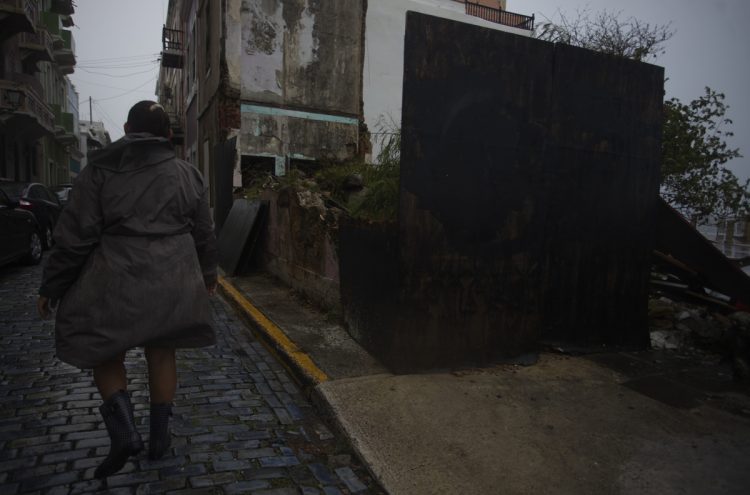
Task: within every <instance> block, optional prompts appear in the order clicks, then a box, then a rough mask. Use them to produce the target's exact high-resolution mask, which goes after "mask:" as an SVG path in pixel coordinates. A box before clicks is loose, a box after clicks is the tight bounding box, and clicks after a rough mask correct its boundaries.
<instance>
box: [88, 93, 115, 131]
mask: <svg viewBox="0 0 750 495" xmlns="http://www.w3.org/2000/svg"><path fill="white" fill-rule="evenodd" d="M94 104H95V105H96V108H97V109H99V111H100V112H101V114H102V117H104V119H105V120H106V121H107V123H109V125H111V126H112V129H113V130H114V129H116V128H117V124H116V123H115V122H114V119H113V118H112V117H110V116H109V114H108V113H107V112H106V111H105V110H104V107H103V106H101V105H100V104H99V102H98V101H96V100H94Z"/></svg>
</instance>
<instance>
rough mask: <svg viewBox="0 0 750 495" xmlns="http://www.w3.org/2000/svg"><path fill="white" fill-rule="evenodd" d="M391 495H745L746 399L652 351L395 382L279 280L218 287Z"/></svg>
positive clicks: (723, 374)
mask: <svg viewBox="0 0 750 495" xmlns="http://www.w3.org/2000/svg"><path fill="white" fill-rule="evenodd" d="M222 289H223V291H224V293H225V294H226V295H227V296H228V297H229V298H230V299H232V300H233V301H234V304H235V305H236V306H237V307H239V308H240V309H242V310H243V312H244V313H245V314H246V316H247V317H248V319H250V320H252V321H253V322H254V324H255V326H256V327H257V329H258V332H259V333H260V334H261V335H262V336H263V338H264V339H265V340H266V342H267V343H268V345H270V346H271V347H272V348H273V349H275V350H276V352H277V353H279V354H280V355H281V356H282V357H283V358H284V360H285V362H286V363H287V365H288V366H289V367H290V368H291V369H292V370H293V371H294V372H295V374H296V375H297V376H298V377H299V378H300V379H301V381H302V382H303V383H304V384H305V385H307V386H308V387H309V389H308V390H309V392H310V393H311V395H312V396H313V397H316V398H317V399H318V400H319V403H320V404H322V406H323V407H325V408H327V409H328V410H329V411H330V413H331V416H332V418H333V420H334V421H335V422H336V423H337V426H338V427H340V428H341V429H342V430H343V431H344V433H345V434H346V435H347V436H348V437H349V438H350V440H351V442H352V445H353V446H354V448H355V449H356V450H357V451H358V453H359V454H360V456H361V458H362V460H363V461H364V462H365V464H366V465H367V467H368V468H369V469H370V471H371V472H372V473H373V475H374V476H375V477H376V478H377V479H378V481H380V483H381V484H382V486H383V487H384V488H385V489H386V490H387V491H388V492H389V493H391V494H394V495H399V494H409V495H413V494H443V493H445V494H459V493H460V494H463V493H472V494H496V493H502V494H526V493H556V494H582V493H591V494H602V493H621V494H631V493H632V494H651V493H653V494H660V495H663V494H671V493H682V494H711V493H717V494H719V493H721V494H734V493H736V494H745V493H747V490H748V487H750V397H749V396H748V394H747V391H746V390H744V391H743V390H742V389H740V388H739V387H738V385H736V384H735V383H733V382H732V379H731V373H730V371H729V368H728V366H727V365H724V364H722V363H721V362H718V361H717V360H716V359H713V358H711V357H706V356H704V357H702V358H699V357H695V356H693V357H686V356H678V355H674V354H669V353H663V352H662V353H660V352H654V351H648V352H639V353H611V354H598V355H593V356H589V357H572V356H565V355H558V354H543V355H542V356H541V358H540V361H539V362H538V363H537V364H536V365H533V366H529V367H518V366H512V365H503V366H497V367H492V368H484V369H474V370H463V371H456V372H436V373H425V374H414V375H392V374H390V373H389V372H388V371H387V370H386V369H385V368H384V367H383V366H382V365H380V364H379V363H378V362H377V361H376V360H375V359H374V358H372V356H370V355H369V354H367V352H365V351H364V350H363V349H361V348H360V347H359V346H358V345H357V344H356V343H355V342H354V341H353V340H352V339H351V338H350V337H349V336H348V334H347V333H346V331H345V330H344V329H342V328H341V327H340V326H338V325H336V324H335V323H332V322H331V321H329V319H328V318H326V315H323V314H320V313H319V312H317V311H315V309H314V308H312V307H309V306H306V305H305V304H304V303H303V302H301V301H300V300H298V299H297V298H295V296H294V295H293V294H292V293H291V291H289V290H288V289H285V288H284V287H283V286H280V285H279V284H277V283H276V282H275V281H274V280H273V279H271V278H269V277H267V276H262V275H254V276H250V277H238V278H234V279H224V280H222Z"/></svg>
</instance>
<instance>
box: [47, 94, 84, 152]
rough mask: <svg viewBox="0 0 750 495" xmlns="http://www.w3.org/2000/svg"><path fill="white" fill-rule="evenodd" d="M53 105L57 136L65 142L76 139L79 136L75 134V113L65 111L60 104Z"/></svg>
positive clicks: (68, 142)
mask: <svg viewBox="0 0 750 495" xmlns="http://www.w3.org/2000/svg"><path fill="white" fill-rule="evenodd" d="M51 106H52V113H53V114H54V116H55V138H57V140H58V141H60V142H61V143H63V144H70V143H71V142H73V141H76V140H77V139H78V138H77V137H76V136H75V129H73V123H74V121H75V119H74V117H73V114H72V113H70V112H64V111H63V110H62V107H61V106H60V105H57V104H53V105H51Z"/></svg>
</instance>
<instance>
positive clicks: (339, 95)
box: [242, 0, 363, 116]
mask: <svg viewBox="0 0 750 495" xmlns="http://www.w3.org/2000/svg"><path fill="white" fill-rule="evenodd" d="M362 15H363V12H362V1H361V0H326V1H325V2H323V1H321V0H260V1H247V0H246V1H244V2H243V4H242V20H243V22H242V47H243V53H242V99H243V100H246V101H253V102H258V103H276V104H284V105H289V106H294V107H297V108H307V109H312V110H317V111H325V112H332V113H342V114H349V115H355V116H356V115H358V114H359V106H360V90H359V79H360V71H361V49H362V48H361V29H362Z"/></svg>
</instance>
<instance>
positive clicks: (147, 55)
mask: <svg viewBox="0 0 750 495" xmlns="http://www.w3.org/2000/svg"><path fill="white" fill-rule="evenodd" d="M158 56H159V53H145V54H143V55H134V56H132V57H107V58H89V59H85V60H79V62H81V63H84V64H88V63H98V62H120V61H123V62H125V61H130V60H133V59H145V58H154V57H158Z"/></svg>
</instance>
